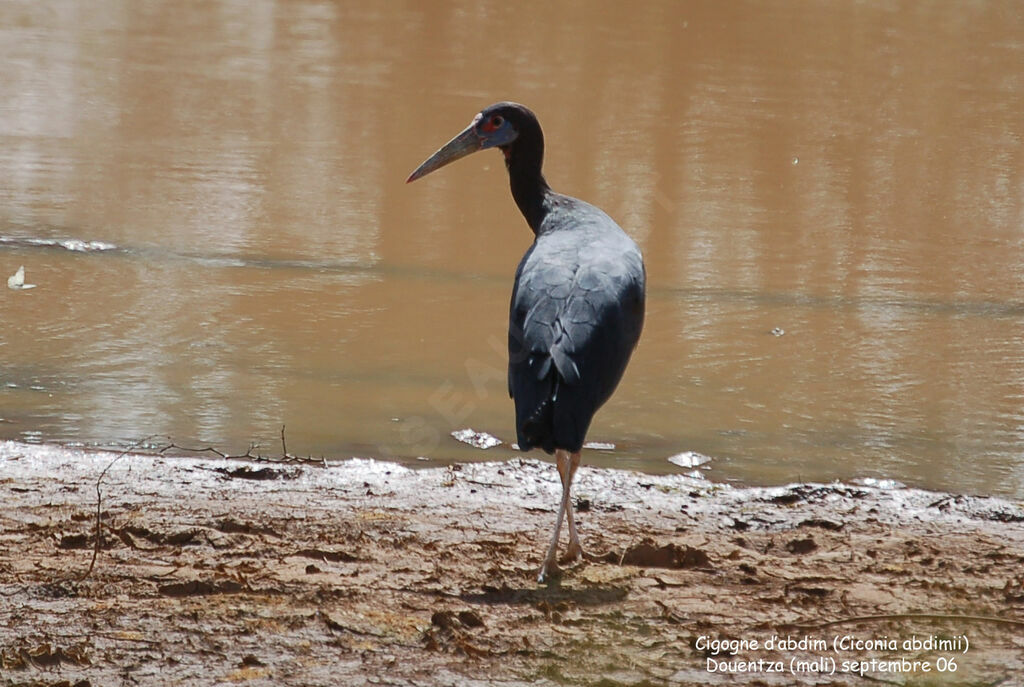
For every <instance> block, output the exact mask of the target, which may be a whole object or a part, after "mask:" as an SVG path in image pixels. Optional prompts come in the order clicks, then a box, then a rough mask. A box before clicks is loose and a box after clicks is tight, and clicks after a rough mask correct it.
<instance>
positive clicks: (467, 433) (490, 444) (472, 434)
mask: <svg viewBox="0 0 1024 687" xmlns="http://www.w3.org/2000/svg"><path fill="white" fill-rule="evenodd" d="M452 436H453V437H455V439H457V440H458V441H461V442H462V443H464V444H469V445H470V446H472V447H473V448H479V449H484V450H487V449H489V448H494V447H495V446H500V445H501V439H499V438H497V437H495V436H491V435H490V434H488V433H487V432H478V431H476V430H474V429H470V428H469V427H467V428H466V429H457V430H455V431H454V432H452Z"/></svg>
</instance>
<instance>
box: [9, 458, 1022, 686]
mask: <svg viewBox="0 0 1024 687" xmlns="http://www.w3.org/2000/svg"><path fill="white" fill-rule="evenodd" d="M113 458H114V455H113V454H106V453H98V452H83V451H73V450H67V449H62V448H57V447H45V446H43V447H41V446H26V445H23V444H17V443H11V442H6V443H3V442H0V685H51V686H55V685H65V686H67V687H72V686H76V687H87V686H92V687H98V686H100V685H103V686H108V685H233V684H239V685H367V684H380V685H423V686H428V685H527V684H531V685H533V684H538V685H602V686H603V687H615V686H618V685H705V684H712V685H714V684H729V685H733V684H736V685H846V684H852V685H857V684H868V685H875V684H897V685H946V684H949V685H1019V684H1024V683H1022V682H1021V681H1020V680H1022V678H1021V676H1022V675H1024V509H1022V508H1021V507H1020V505H1019V504H1012V503H1008V502H1005V501H999V500H996V499H986V498H974V497H964V496H951V495H944V494H936V493H929V492H922V491H914V490H908V489H889V490H886V489H877V488H869V487H860V486H847V485H840V484H832V485H815V484H799V485H791V486H788V487H780V488H772V489H738V488H727V487H723V486H721V485H714V484H710V483H708V482H704V481H700V480H695V479H691V478H687V477H683V476H672V477H652V476H649V475H641V474H635V473H627V472H619V471H610V470H597V469H588V468H587V467H586V466H584V467H583V468H581V470H580V472H579V474H578V476H577V482H576V488H575V494H576V496H577V505H578V508H579V510H580V511H581V512H580V514H579V521H580V530H581V534H582V536H583V541H584V545H585V546H587V547H588V550H589V551H590V552H591V553H592V554H600V555H598V556H595V560H588V561H584V562H582V563H579V564H576V565H572V566H567V567H566V568H565V570H564V574H563V576H562V577H561V580H560V581H559V582H558V583H557V584H550V585H538V584H537V583H536V581H535V580H534V576H535V574H536V570H537V567H538V565H539V562H540V556H541V552H542V549H543V547H544V545H545V543H546V538H547V537H548V536H549V531H550V527H551V526H552V524H553V519H554V509H555V507H556V506H557V498H558V494H559V483H558V477H557V474H556V471H555V469H554V467H553V466H552V465H550V464H546V463H542V462H537V461H513V462H508V463H487V464H467V465H456V466H452V467H449V468H448V469H427V470H410V469H407V468H404V467H401V466H398V465H394V464H389V463H382V462H375V461H368V460H351V461H346V462H342V463H335V464H331V465H329V466H327V467H318V466H315V465H267V464H262V463H261V464H256V463H244V462H239V461H223V460H202V459H196V458H172V457H162V456H157V457H154V456H137V455H132V456H125V457H124V458H122V459H121V460H119V461H118V462H116V463H115V464H114V465H113V466H112V467H110V469H109V470H108V471H107V473H106V475H105V476H104V478H103V481H102V484H101V491H102V499H101V501H100V511H101V518H102V528H103V539H102V548H101V550H100V551H99V552H98V555H97V558H96V561H95V566H94V568H93V569H92V570H91V572H89V574H88V575H87V576H85V577H83V575H84V574H85V573H86V571H88V570H89V565H90V559H91V558H92V556H93V553H94V549H93V545H94V541H95V540H94V528H95V525H96V521H95V518H96V504H97V498H96V484H97V479H98V477H99V475H100V473H101V472H102V471H103V469H104V467H106V466H107V465H108V464H109V463H110V462H111V460H112V459H113ZM563 536H564V535H563ZM772 636H779V637H783V638H785V637H788V638H790V639H791V640H793V641H797V640H800V639H806V640H808V642H812V641H817V640H822V641H825V642H827V643H829V646H828V648H827V649H823V648H821V647H813V646H806V647H804V648H801V647H799V646H793V647H785V648H782V649H779V648H774V649H768V648H766V647H765V643H766V642H767V641H769V639H770V638H771V637H772ZM837 637H839V638H843V637H848V638H853V639H852V640H850V641H854V640H857V641H861V642H864V641H870V642H874V643H875V645H874V646H867V647H865V645H863V644H862V645H860V647H859V648H857V647H852V648H851V647H845V648H844V646H845V645H839V646H838V647H837V646H836V645H833V644H832V642H834V641H836V638H837ZM929 637H931V638H941V639H945V640H946V641H947V642H950V643H955V644H947V645H946V647H947V650H936V649H932V650H929V649H928V648H927V647H918V648H915V647H913V646H911V647H904V646H903V643H904V642H905V641H910V640H912V638H919V639H922V638H929ZM711 640H714V641H721V640H732V641H734V642H737V643H739V642H746V643H747V645H746V646H745V647H739V648H738V650H737V651H736V653H735V655H734V656H732V657H729V656H727V655H726V654H717V655H715V654H713V653H712V652H711V650H710V649H709V648H708V646H707V644H708V642H709V641H711ZM751 640H756V641H758V642H759V646H758V648H757V649H756V650H752V649H751V648H750V644H749V642H750V641H751ZM890 642H898V643H899V646H897V647H896V648H892V647H891V645H890ZM964 644H967V646H966V647H964V646H963V645H964ZM949 646H953V648H952V649H949V648H948V647H949ZM709 658H710V659H713V660H715V661H731V662H732V665H734V666H739V668H738V669H736V670H731V671H730V672H721V671H713V672H709V670H708V666H709ZM829 659H831V660H832V662H833V663H832V668H834V669H835V672H834V673H832V672H831V670H830V664H829ZM872 659H874V660H875V661H876V662H883V661H899V660H904V661H914V660H916V661H918V666H919V667H918V668H917V669H916V670H911V671H909V672H903V671H900V672H894V671H892V670H890V669H889V668H891V667H892V664H882V663H876V664H874V665H875V667H876V668H877V667H879V666H882V665H886V666H888V667H887V668H886V669H884V670H871V665H872V664H870V663H868V664H865V665H861V666H860V667H859V668H858V670H857V671H856V672H850V671H843V670H841V667H842V665H843V662H844V661H871V660H872ZM759 660H760V661H761V663H760V664H758V663H757V662H758V661H759ZM950 660H952V661H953V666H955V670H954V669H953V668H952V666H951V665H950V663H949V661H950ZM738 661H749V662H751V663H753V665H745V664H739V663H737V662H738ZM794 661H797V662H799V661H807V663H805V664H801V663H797V664H796V665H797V666H803V667H806V668H807V670H806V671H804V670H801V671H800V672H799V673H793V672H791V670H792V664H793V662H794ZM813 661H818V663H813ZM943 661H945V662H943ZM777 662H778V663H777ZM769 664H771V666H769ZM782 664H784V668H785V670H784V672H782V673H777V672H768V671H767V670H766V668H767V667H778V666H779V665H782ZM924 665H928V666H930V668H929V669H928V670H927V671H926V670H925V668H924V667H923V666H924ZM938 665H941V666H942V667H944V668H945V671H942V672H940V671H939V670H938V669H937V666H938ZM861 673H863V675H862V674H861Z"/></svg>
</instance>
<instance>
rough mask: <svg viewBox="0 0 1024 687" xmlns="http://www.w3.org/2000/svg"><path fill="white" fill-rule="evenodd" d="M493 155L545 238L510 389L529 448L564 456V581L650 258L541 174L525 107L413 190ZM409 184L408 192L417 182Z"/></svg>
mask: <svg viewBox="0 0 1024 687" xmlns="http://www.w3.org/2000/svg"><path fill="white" fill-rule="evenodd" d="M487 148H498V149H500V150H501V152H502V153H503V154H504V155H505V166H506V167H507V168H508V176H509V181H510V182H511V186H512V197H513V198H514V199H515V201H516V205H518V206H519V210H520V211H521V212H522V213H523V217H525V218H526V222H527V224H529V225H530V228H531V229H532V230H533V233H534V235H535V238H534V241H533V245H532V246H530V248H529V250H527V251H526V254H525V255H524V256H523V259H522V260H521V261H520V263H519V268H518V269H517V270H516V280H515V284H514V286H513V287H512V303H511V307H510V311H509V324H508V390H509V395H511V396H512V398H513V399H514V401H515V407H516V435H517V437H518V440H519V448H520V449H522V450H523V451H528V450H530V449H531V448H533V447H539V448H542V449H544V450H545V451H546V452H548V453H549V454H550V453H554V454H555V458H556V462H557V464H558V474H559V476H560V477H561V480H562V501H561V505H560V506H559V510H558V519H557V521H556V522H555V531H554V534H553V536H552V537H551V545H550V546H549V547H548V550H547V554H546V555H545V557H544V563H543V564H542V565H541V569H540V574H539V575H538V577H537V580H538V581H539V582H543V581H544V580H545V578H546V577H547V576H548V575H549V574H555V573H557V571H558V562H557V553H558V535H559V533H560V532H561V528H562V519H563V516H564V518H565V520H566V521H567V522H568V526H569V547H568V550H567V552H566V559H567V560H579V559H580V558H582V556H583V547H582V546H581V545H580V539H579V534H578V533H577V532H576V523H575V521H574V519H573V508H572V502H571V501H570V496H569V495H570V492H571V489H572V480H573V477H574V476H575V474H576V469H577V468H578V467H579V464H580V450H581V449H582V448H583V442H584V439H585V437H586V434H587V429H588V428H589V427H590V421H591V419H592V418H593V417H594V413H595V412H597V409H598V408H600V407H601V405H602V404H603V403H604V402H605V401H607V400H608V398H609V397H610V396H611V395H612V392H613V391H615V387H616V386H617V385H618V383H619V380H620V379H621V378H622V373H623V372H624V371H625V370H626V364H627V363H628V362H629V357H630V355H631V354H632V352H633V348H634V347H635V346H636V343H637V340H638V339H639V338H640V330H641V329H642V328H643V321H644V300H645V296H644V291H645V284H644V283H645V271H644V263H643V256H642V255H641V254H640V249H639V248H637V246H636V244H635V243H634V242H633V240H632V239H630V238H629V236H627V235H626V233H625V232H624V231H622V229H621V228H620V227H619V225H617V224H616V223H615V222H614V221H613V220H612V219H611V218H610V217H609V216H608V215H606V214H605V213H604V212H602V211H601V210H600V209H599V208H596V207H594V206H593V205H591V204H589V203H585V202H583V201H582V200H577V199H576V198H570V197H569V196H563V195H561V194H560V193H555V192H554V191H552V190H551V187H549V186H548V184H547V182H546V181H545V180H544V176H543V174H541V165H542V163H543V159H544V135H543V134H542V133H541V128H540V123H539V122H538V121H537V117H536V116H534V114H533V112H531V111H530V110H529V109H527V108H526V107H524V106H523V105H519V104H517V103H509V102H504V103H497V104H495V105H491V106H490V107H488V108H486V109H484V110H483V111H481V112H480V113H479V114H477V115H476V117H474V118H473V121H472V122H470V124H469V126H468V127H466V129H465V130H464V131H462V132H461V133H460V134H459V135H457V136H456V137H455V138H453V139H452V140H451V141H449V142H448V143H446V144H445V145H444V146H443V147H442V148H441V149H440V150H438V151H437V152H436V153H434V154H433V155H431V156H430V157H429V158H428V159H427V160H426V161H425V162H424V163H423V164H422V165H420V166H419V167H418V168H417V169H416V171H415V172H413V173H412V174H411V175H410V176H409V179H408V181H415V180H416V179H419V178H420V177H423V176H426V175H427V174H429V173H431V172H433V171H434V170H436V169H440V168H441V167H443V166H445V165H447V164H449V163H451V162H454V161H455V160H458V159H459V158H462V157H465V156H467V155H469V154H470V153H475V152H476V151H478V150H485V149H487ZM408 181H407V183H408Z"/></svg>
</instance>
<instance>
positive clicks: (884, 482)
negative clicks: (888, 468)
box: [850, 477, 907, 489]
mask: <svg viewBox="0 0 1024 687" xmlns="http://www.w3.org/2000/svg"><path fill="white" fill-rule="evenodd" d="M850 482H851V483H852V484H856V485H858V486H861V487H872V488H874V489H904V488H906V486H907V485H906V484H904V483H903V482H900V481H897V480H894V479H878V478H876V477H857V478H855V479H852V480H850Z"/></svg>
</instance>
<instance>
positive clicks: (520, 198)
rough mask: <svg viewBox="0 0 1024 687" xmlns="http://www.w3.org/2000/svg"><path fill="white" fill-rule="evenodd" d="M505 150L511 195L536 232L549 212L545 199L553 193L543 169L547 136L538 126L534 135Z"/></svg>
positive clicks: (522, 137)
mask: <svg viewBox="0 0 1024 687" xmlns="http://www.w3.org/2000/svg"><path fill="white" fill-rule="evenodd" d="M504 152H505V166H506V167H507V168H508V178H509V183H510V185H511V186H512V197H513V198H514V199H515V201H516V205H518V206H519V211H520V212H522V213H523V217H525V218H526V223H527V224H529V225H530V228H531V229H533V233H534V234H537V233H539V232H540V225H541V223H542V222H543V221H544V217H545V216H546V215H547V214H548V209H549V204H548V203H547V202H546V200H547V198H548V196H549V195H550V194H551V193H552V191H551V187H550V186H548V182H546V181H545V180H544V175H543V174H541V171H540V170H541V165H542V164H543V162H544V139H543V138H542V137H541V135H540V131H539V127H538V130H537V132H536V134H535V135H534V136H520V138H519V140H517V141H516V142H515V143H514V144H512V145H511V146H510V147H509V148H508V149H507V150H505V151H504Z"/></svg>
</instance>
